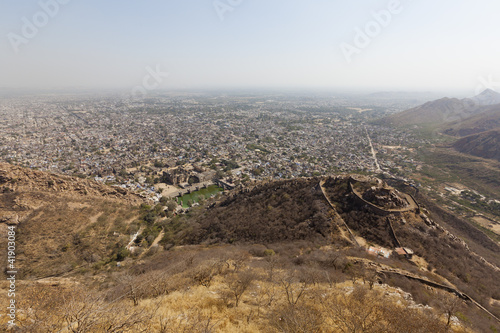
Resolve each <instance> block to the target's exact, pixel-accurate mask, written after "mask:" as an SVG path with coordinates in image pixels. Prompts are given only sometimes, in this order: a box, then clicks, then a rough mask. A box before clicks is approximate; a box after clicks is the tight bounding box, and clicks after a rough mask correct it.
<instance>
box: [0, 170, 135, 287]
mask: <svg viewBox="0 0 500 333" xmlns="http://www.w3.org/2000/svg"><path fill="white" fill-rule="evenodd" d="M141 202H142V200H141V199H140V198H139V197H137V196H136V195H134V194H131V193H128V192H127V191H125V190H123V189H119V188H114V187H109V186H105V185H100V184H98V183H96V182H93V181H91V180H86V179H80V178H73V177H67V176H61V175H55V174H50V173H47V172H42V171H37V170H31V169H26V168H22V167H18V166H14V165H10V164H5V163H2V164H0V222H2V223H0V231H1V232H6V228H7V225H16V226H17V230H18V235H19V236H18V238H17V243H18V247H19V248H21V249H22V251H21V252H19V253H18V255H17V258H16V260H17V263H16V264H18V265H19V267H20V268H22V269H21V270H20V271H21V276H24V277H31V278H40V277H44V276H51V275H61V274H63V273H66V272H70V271H72V270H74V269H75V268H76V267H79V266H81V265H82V264H84V263H85V264H88V263H95V262H97V261H99V260H101V259H104V258H106V257H108V256H112V255H113V251H114V250H113V248H114V247H115V246H116V244H118V243H119V238H120V237H119V236H117V237H116V239H108V242H102V241H98V239H97V238H98V237H102V236H103V235H105V234H106V232H105V230H104V229H105V227H106V228H107V227H108V223H114V224H116V230H117V231H121V232H124V231H125V228H126V226H125V225H126V224H127V223H130V222H131V219H133V217H134V216H136V215H137V214H138V213H137V211H136V209H135V208H134V207H136V206H137V205H139V204H140V203H141ZM125 238H126V239H128V238H129V236H128V235H126V236H124V239H125ZM124 239H122V240H123V241H124ZM4 242H5V239H2V240H0V243H1V245H2V246H3V245H4Z"/></svg>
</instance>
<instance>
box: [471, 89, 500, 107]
mask: <svg viewBox="0 0 500 333" xmlns="http://www.w3.org/2000/svg"><path fill="white" fill-rule="evenodd" d="M471 99H472V100H473V101H474V102H476V103H477V104H479V105H495V104H500V94H499V93H497V92H496V91H494V90H491V89H486V90H485V91H483V92H482V93H480V94H479V95H477V96H474V97H473V98H471Z"/></svg>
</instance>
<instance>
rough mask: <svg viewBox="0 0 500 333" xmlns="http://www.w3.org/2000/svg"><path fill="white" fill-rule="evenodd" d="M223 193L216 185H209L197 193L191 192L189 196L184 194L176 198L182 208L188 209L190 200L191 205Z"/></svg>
mask: <svg viewBox="0 0 500 333" xmlns="http://www.w3.org/2000/svg"><path fill="white" fill-rule="evenodd" d="M222 191H224V190H223V189H222V188H221V187H218V186H217V185H210V186H208V187H207V188H202V189H201V190H199V191H194V192H191V193H190V194H185V195H183V196H182V197H180V198H177V202H178V203H179V204H182V207H183V208H188V207H189V206H188V201H189V200H191V201H192V202H193V203H195V202H198V201H200V200H201V199H208V198H210V196H211V195H216V194H217V193H219V192H222Z"/></svg>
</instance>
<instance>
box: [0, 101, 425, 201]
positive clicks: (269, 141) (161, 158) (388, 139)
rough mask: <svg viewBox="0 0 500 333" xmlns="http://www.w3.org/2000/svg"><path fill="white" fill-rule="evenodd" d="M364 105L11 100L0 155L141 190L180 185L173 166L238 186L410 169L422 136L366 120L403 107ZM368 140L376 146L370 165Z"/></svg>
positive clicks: (0, 109) (0, 111) (0, 110)
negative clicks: (327, 175) (161, 183)
mask: <svg viewBox="0 0 500 333" xmlns="http://www.w3.org/2000/svg"><path fill="white" fill-rule="evenodd" d="M363 102H365V101H363V100H362V102H361V103H360V102H359V101H358V100H357V101H353V100H350V99H349V98H345V97H340V98H335V97H321V98H311V97H308V96H304V97H296V96H286V95H269V96H260V95H259V96H258V97H256V96H252V95H243V96H239V95H235V96H227V95H223V96H220V95H211V94H185V95H172V96H169V95H159V94H157V95H154V96H150V97H148V98H144V99H140V100H132V99H124V98H122V97H120V96H111V97H110V96H105V97H95V96H89V97H82V96H64V95H63V96H58V97H53V96H50V95H41V96H38V97H31V98H29V99H28V98H22V97H17V98H11V99H5V100H4V103H3V104H2V105H1V106H0V118H1V124H2V125H0V126H1V127H0V136H1V140H0V142H1V143H0V155H1V157H2V160H4V161H8V162H10V163H13V164H18V165H22V166H26V167H29V168H34V169H39V170H43V171H50V172H54V173H62V174H68V175H76V176H80V177H93V178H94V179H96V180H97V181H101V182H106V183H108V184H114V185H122V186H127V187H129V188H134V189H135V188H137V189H139V190H141V191H143V190H146V191H150V192H154V191H153V190H152V189H151V186H152V185H153V184H156V183H159V182H165V183H169V184H170V185H182V184H181V183H188V179H189V175H188V176H187V177H186V178H185V179H178V177H175V178H176V180H177V181H176V180H174V179H173V178H172V177H168V174H172V175H173V174H175V173H179V172H181V173H187V174H189V173H193V174H198V175H201V174H203V178H204V179H203V180H208V179H207V178H217V179H223V178H225V179H229V180H230V182H231V183H235V184H240V183H241V182H243V183H245V182H246V181H249V180H263V179H286V178H295V177H302V176H319V175H325V174H328V173H332V172H347V171H349V172H351V171H353V170H357V171H359V172H375V171H380V170H377V168H378V166H379V165H380V167H381V168H382V169H385V170H387V171H392V172H397V167H396V166H395V165H396V164H395V162H397V165H398V166H399V167H401V166H404V164H405V163H407V164H409V165H413V166H415V165H417V164H418V163H416V162H415V161H413V160H412V159H411V157H410V151H411V149H408V147H414V146H418V145H419V144H422V143H423V142H422V140H421V139H417V138H416V137H414V136H413V135H412V134H410V133H406V132H404V131H398V130H394V129H388V128H385V127H380V126H375V125H372V124H370V117H373V116H374V115H380V114H384V113H391V112H395V111H399V110H401V109H404V108H407V107H409V106H410V105H408V104H406V103H407V102H405V103H398V102H394V101H392V100H389V101H384V100H382V101H381V100H376V99H374V100H372V101H370V104H369V106H366V105H367V104H364V105H363ZM370 139H371V141H372V142H373V146H374V148H375V150H374V151H380V154H379V156H378V161H377V162H376V159H377V157H376V156H374V154H372V151H371V147H370V144H371V141H370ZM381 156H383V158H381ZM374 158H375V159H374ZM179 170H180V171H179ZM162 175H163V176H164V177H162ZM165 176H167V179H166V178H165ZM199 178H200V176H198V179H197V182H199V181H200V179H199Z"/></svg>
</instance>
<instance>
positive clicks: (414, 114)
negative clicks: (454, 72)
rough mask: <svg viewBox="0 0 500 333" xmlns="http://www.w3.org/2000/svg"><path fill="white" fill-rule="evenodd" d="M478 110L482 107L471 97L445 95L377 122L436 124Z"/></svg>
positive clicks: (401, 124) (388, 123) (395, 124)
mask: <svg viewBox="0 0 500 333" xmlns="http://www.w3.org/2000/svg"><path fill="white" fill-rule="evenodd" d="M478 112H480V108H479V109H478V105H477V104H476V103H474V101H472V100H470V99H457V98H447V97H445V98H441V99H438V100H435V101H432V102H427V103H425V104H423V105H420V106H417V107H415V108H413V109H409V110H406V111H403V112H400V113H396V114H393V115H390V116H387V117H385V118H382V119H380V120H378V121H377V123H379V124H384V125H392V126H411V125H422V126H429V125H432V126H436V125H439V124H442V123H447V122H452V121H455V120H457V119H460V118H462V117H468V116H470V115H473V114H475V113H478Z"/></svg>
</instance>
